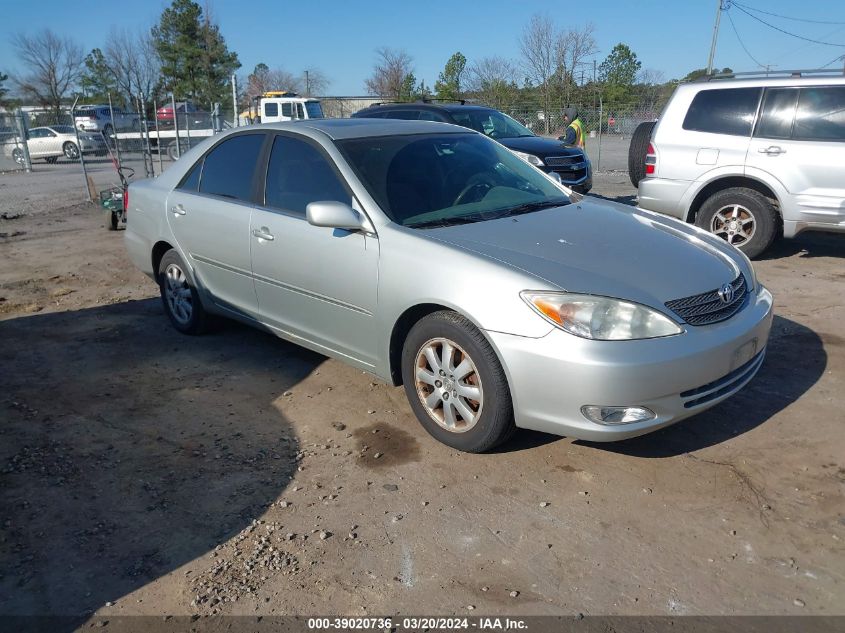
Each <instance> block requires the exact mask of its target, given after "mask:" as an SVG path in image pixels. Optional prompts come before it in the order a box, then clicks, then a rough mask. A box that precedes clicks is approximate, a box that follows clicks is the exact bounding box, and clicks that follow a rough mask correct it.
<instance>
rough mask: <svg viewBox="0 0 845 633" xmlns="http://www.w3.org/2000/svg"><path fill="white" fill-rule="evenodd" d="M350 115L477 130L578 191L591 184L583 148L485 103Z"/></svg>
mask: <svg viewBox="0 0 845 633" xmlns="http://www.w3.org/2000/svg"><path fill="white" fill-rule="evenodd" d="M352 116H353V118H367V119H408V120H413V121H418V120H422V121H442V122H444V123H452V124H454V125H461V126H463V127H466V128H469V129H471V130H475V131H477V132H481V133H482V134H485V135H486V136H489V137H490V138H492V139H495V140H497V141H499V142H500V143H501V144H502V145H504V146H505V147H507V148H508V149H510V150H513V151H514V152H516V153H517V154H518V155H519V156H520V157H521V158H522V159H523V160H526V161H528V162H529V163H531V164H532V165H534V166H536V167H538V168H540V169H542V170H543V171H545V172H547V173H555V174H557V175H558V176H560V180H561V182H562V183H563V184H565V185H566V186H567V187H570V188H571V189H573V190H575V191H577V192H579V193H587V192H588V191H589V190H590V189H592V187H593V168H592V165H590V160H589V159H588V158H587V155H586V154H585V153H584V151H583V150H582V149H580V148H578V147H571V146H567V145H564V144H563V143H561V142H560V141H559V140H555V139H551V138H546V137H544V136H537V135H536V134H534V133H533V132H532V131H531V130H529V129H528V128H527V127H525V126H524V125H522V124H521V123H518V122H517V121H515V120H514V119H512V118H511V117H509V116H508V115H506V114H502V113H501V112H499V111H498V110H494V109H493V108H488V107H486V106H479V105H469V104H466V103H444V104H439V103H432V102H430V101H418V102H415V103H379V104H375V105H371V106H369V107H368V108H364V109H363V110H359V111H358V112H356V113H355V114H353V115H352Z"/></svg>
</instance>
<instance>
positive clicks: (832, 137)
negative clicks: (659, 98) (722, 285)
mask: <svg viewBox="0 0 845 633" xmlns="http://www.w3.org/2000/svg"><path fill="white" fill-rule="evenodd" d="M645 162H646V169H645V172H646V175H645V178H644V179H643V180H641V181H640V183H639V199H638V200H639V206H640V207H642V208H644V209H649V210H652V211H658V212H660V213H665V214H667V215H672V216H675V217H678V218H681V219H682V220H685V221H687V222H695V224H697V225H698V226H699V227H701V228H704V229H706V230H708V231H710V232H712V233H715V234H716V235H719V236H720V237H722V238H724V239H725V240H727V241H728V242H729V243H731V244H733V245H734V246H736V247H737V248H739V249H740V250H742V251H743V252H744V253H745V254H746V255H748V256H749V257H755V256H757V255H759V254H761V253H762V252H763V251H764V250H766V248H768V246H769V245H770V244H771V243H772V241H773V240H774V239H775V237H777V236H778V235H779V234H782V235H783V236H784V237H794V236H795V235H797V234H798V233H800V232H801V231H804V230H808V229H811V230H824V231H840V232H845V76H842V75H841V74H839V75H838V76H809V77H807V76H800V75H798V74H794V75H792V76H790V77H788V78H778V79H775V78H771V77H768V78H756V79H740V78H732V79H725V80H722V79H712V80H710V81H707V80H704V81H699V82H694V83H688V84H682V85H680V86H678V88H677V89H676V90H675V94H674V95H673V96H672V99H671V100H670V101H669V103H668V104H667V106H666V108H665V111H664V112H663V114H662V115H661V116H660V119H659V120H658V122H657V124H656V125H655V126H654V130H653V132H652V136H651V143H650V144H649V146H648V150H647V155H646V160H645Z"/></svg>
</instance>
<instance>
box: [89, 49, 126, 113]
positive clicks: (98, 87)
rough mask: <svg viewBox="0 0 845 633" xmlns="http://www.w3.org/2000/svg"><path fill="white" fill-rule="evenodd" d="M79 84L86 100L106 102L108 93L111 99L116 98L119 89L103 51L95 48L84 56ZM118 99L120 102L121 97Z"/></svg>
mask: <svg viewBox="0 0 845 633" xmlns="http://www.w3.org/2000/svg"><path fill="white" fill-rule="evenodd" d="M79 85H80V87H81V88H82V93H83V94H84V96H85V99H86V100H88V101H92V102H97V103H108V101H109V94H111V95H112V98H113V99H118V94H119V92H120V90H119V89H118V86H117V81H116V80H115V78H114V73H113V71H112V69H111V67H110V66H109V64H108V62H107V61H106V58H105V56H104V55H103V51H101V50H100V49H99V48H95V49H94V50H92V51H91V52H90V53H88V55H87V56H86V57H85V69H84V70H83V71H82V76H81V77H80V78H79ZM118 100H119V101H121V102H122V98H120V99H118Z"/></svg>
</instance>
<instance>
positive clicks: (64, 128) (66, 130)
mask: <svg viewBox="0 0 845 633" xmlns="http://www.w3.org/2000/svg"><path fill="white" fill-rule="evenodd" d="M52 129H53V131H54V132H57V133H59V134H73V133H74V130H73V128H72V127H71V126H70V125H54V126H53V128H52Z"/></svg>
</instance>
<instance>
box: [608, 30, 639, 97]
mask: <svg viewBox="0 0 845 633" xmlns="http://www.w3.org/2000/svg"><path fill="white" fill-rule="evenodd" d="M640 66H642V63H641V62H640V60H638V59H637V54H636V53H635V52H634V51H632V50H631V49H630V48H629V47H628V46H627V45H626V44H621V43H620V44H617V45H616V46H614V47H613V50H612V51H610V55H608V56H607V58H605V60H604V61H603V62H602V63H601V64H600V65H599V79H600V80H601V81H602V82H603V83H604V84H605V91H604V92H605V98H606V99H607V100H608V101H610V102H612V103H620V102H622V101H625V99H626V98H627V97H629V96H630V89H631V86H633V85H634V82H635V81H636V80H637V73H638V72H639V71H640Z"/></svg>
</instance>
